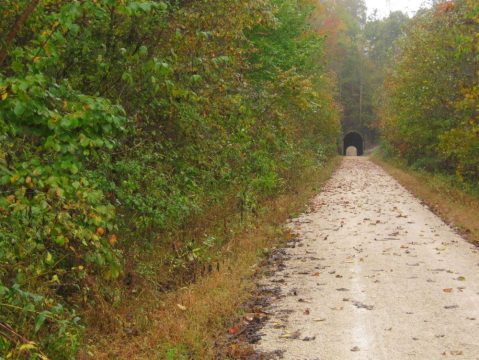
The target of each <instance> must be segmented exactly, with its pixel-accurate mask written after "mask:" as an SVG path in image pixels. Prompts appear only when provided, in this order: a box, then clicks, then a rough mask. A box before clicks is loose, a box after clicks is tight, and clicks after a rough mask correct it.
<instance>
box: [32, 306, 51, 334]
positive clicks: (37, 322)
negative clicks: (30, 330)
mask: <svg viewBox="0 0 479 360" xmlns="http://www.w3.org/2000/svg"><path fill="white" fill-rule="evenodd" d="M48 315H49V312H47V311H42V312H41V313H40V314H39V315H38V316H37V318H36V319H35V329H34V331H35V333H37V332H38V331H39V330H40V328H41V327H42V326H43V323H44V322H45V319H46V318H47V316H48Z"/></svg>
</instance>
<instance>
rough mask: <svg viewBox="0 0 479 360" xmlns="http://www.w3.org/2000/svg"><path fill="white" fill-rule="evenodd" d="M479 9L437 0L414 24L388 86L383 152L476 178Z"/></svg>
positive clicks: (463, 0) (466, 1)
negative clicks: (384, 149) (478, 35)
mask: <svg viewBox="0 0 479 360" xmlns="http://www.w3.org/2000/svg"><path fill="white" fill-rule="evenodd" d="M478 32H479V4H478V2H477V1H473V0H457V1H447V2H440V3H439V4H437V5H435V6H434V7H433V8H432V9H429V10H423V11H422V12H420V13H419V14H418V15H417V16H416V17H415V18H414V19H413V20H412V22H411V24H410V26H409V27H408V31H407V34H406V36H405V37H404V38H402V39H401V41H400V42H399V43H398V45H397V51H396V53H395V56H394V58H393V61H392V63H391V65H392V70H391V71H390V74H389V76H388V79H387V81H386V84H385V92H384V98H383V106H382V133H383V137H384V140H385V148H386V151H387V152H388V153H389V154H390V155H394V156H400V157H402V158H404V159H406V160H407V162H408V164H409V165H412V166H413V167H415V168H419V169H424V170H428V171H433V172H442V173H446V174H450V175H451V174H452V175H455V176H456V181H459V182H463V183H465V184H467V183H469V184H473V185H474V186H477V179H478V178H479V112H478V110H479V109H478V103H479V86H478V84H479V82H478V79H479V73H478V68H479V67H478V66H479V55H478V49H479V38H478V37H477V34H478Z"/></svg>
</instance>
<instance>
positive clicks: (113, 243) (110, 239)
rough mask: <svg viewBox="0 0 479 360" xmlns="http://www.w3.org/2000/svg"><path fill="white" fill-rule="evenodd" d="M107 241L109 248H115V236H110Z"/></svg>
mask: <svg viewBox="0 0 479 360" xmlns="http://www.w3.org/2000/svg"><path fill="white" fill-rule="evenodd" d="M108 241H109V242H110V245H111V246H115V244H116V242H117V238H116V235H115V234H112V235H110V237H109V238H108Z"/></svg>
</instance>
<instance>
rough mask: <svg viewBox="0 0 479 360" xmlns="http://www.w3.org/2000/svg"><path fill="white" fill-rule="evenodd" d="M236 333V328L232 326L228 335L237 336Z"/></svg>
mask: <svg viewBox="0 0 479 360" xmlns="http://www.w3.org/2000/svg"><path fill="white" fill-rule="evenodd" d="M237 333H238V328H237V327H236V326H233V327H232V328H231V329H230V334H233V335H234V334H237Z"/></svg>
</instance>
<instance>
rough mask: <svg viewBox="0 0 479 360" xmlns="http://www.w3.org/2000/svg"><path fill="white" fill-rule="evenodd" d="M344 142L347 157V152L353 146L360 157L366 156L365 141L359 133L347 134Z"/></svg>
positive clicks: (344, 152)
mask: <svg viewBox="0 0 479 360" xmlns="http://www.w3.org/2000/svg"><path fill="white" fill-rule="evenodd" d="M343 142H344V143H343V155H346V150H347V149H348V148H349V147H351V146H353V147H355V148H356V150H357V155H358V156H362V155H363V154H364V140H363V137H362V136H361V135H360V134H359V133H357V132H355V131H352V132H349V133H347V134H346V135H345V136H344V140H343Z"/></svg>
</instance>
